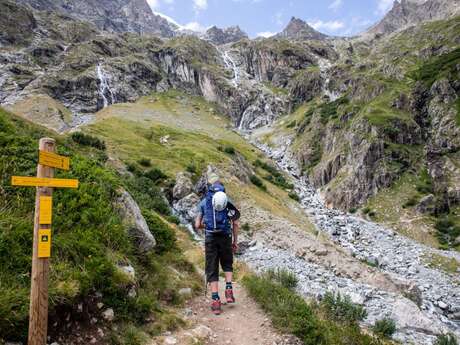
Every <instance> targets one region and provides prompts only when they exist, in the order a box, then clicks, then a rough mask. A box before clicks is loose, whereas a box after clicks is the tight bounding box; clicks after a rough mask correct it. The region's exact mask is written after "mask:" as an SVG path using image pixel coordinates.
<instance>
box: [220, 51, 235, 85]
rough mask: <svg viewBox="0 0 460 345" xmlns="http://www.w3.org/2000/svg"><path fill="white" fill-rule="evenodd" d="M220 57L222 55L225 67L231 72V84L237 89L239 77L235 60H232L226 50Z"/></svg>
mask: <svg viewBox="0 0 460 345" xmlns="http://www.w3.org/2000/svg"><path fill="white" fill-rule="evenodd" d="M218 50H219V49H218ZM219 51H220V50H219ZM221 55H222V59H223V60H224V63H225V67H227V69H231V70H232V71H233V79H232V83H233V86H235V87H237V86H238V82H239V78H240V75H239V71H238V67H237V66H236V62H235V60H233V58H232V57H231V55H230V53H229V52H228V51H227V50H225V51H223V52H221Z"/></svg>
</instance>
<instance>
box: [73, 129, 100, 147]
mask: <svg viewBox="0 0 460 345" xmlns="http://www.w3.org/2000/svg"><path fill="white" fill-rule="evenodd" d="M71 138H72V140H73V141H74V142H76V143H77V144H80V145H83V146H91V147H95V148H97V149H99V150H105V149H106V146H105V143H104V142H103V141H102V140H100V139H99V138H96V137H94V136H92V135H89V134H85V133H82V132H75V133H72V135H71Z"/></svg>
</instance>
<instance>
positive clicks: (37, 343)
mask: <svg viewBox="0 0 460 345" xmlns="http://www.w3.org/2000/svg"><path fill="white" fill-rule="evenodd" d="M39 148H40V151H45V152H52V153H54V152H55V151H56V141H55V140H54V139H51V138H42V139H40V142H39ZM37 177H38V178H43V177H45V178H53V177H54V168H51V167H48V166H45V165H42V164H38V166H37ZM52 194H53V188H50V187H37V192H36V196H35V217H34V243H33V254H32V277H31V278H32V279H31V290H30V312H29V341H28V344H29V345H46V340H47V339H46V337H47V334H48V333H47V332H48V272H49V257H39V244H41V243H43V241H42V240H44V239H47V240H48V242H49V241H51V234H50V232H51V222H47V223H49V224H41V223H44V222H43V221H41V220H40V199H42V200H46V198H45V199H44V198H43V197H52ZM48 200H49V199H48ZM42 206H44V205H42ZM44 211H45V210H42V215H43V213H44ZM45 212H46V211H45ZM50 216H51V214H50ZM45 223H46V222H45ZM41 236H45V237H43V238H41ZM46 236H47V237H46ZM48 246H50V243H49V244H48ZM44 249H45V251H46V242H45V248H44ZM40 250H43V248H40ZM40 256H43V255H40Z"/></svg>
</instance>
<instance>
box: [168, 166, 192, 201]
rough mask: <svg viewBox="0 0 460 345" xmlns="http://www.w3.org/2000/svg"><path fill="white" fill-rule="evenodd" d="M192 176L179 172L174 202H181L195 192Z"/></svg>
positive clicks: (174, 190)
mask: <svg viewBox="0 0 460 345" xmlns="http://www.w3.org/2000/svg"><path fill="white" fill-rule="evenodd" d="M191 177H192V175H191V174H190V173H188V172H179V173H178V174H177V175H176V184H175V186H174V188H173V198H174V200H180V199H182V198H184V197H186V196H187V195H189V194H190V193H191V192H192V191H193V183H192V179H191Z"/></svg>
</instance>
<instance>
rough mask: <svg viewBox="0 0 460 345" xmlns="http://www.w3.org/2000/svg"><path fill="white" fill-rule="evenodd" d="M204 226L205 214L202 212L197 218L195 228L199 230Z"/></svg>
mask: <svg viewBox="0 0 460 345" xmlns="http://www.w3.org/2000/svg"><path fill="white" fill-rule="evenodd" d="M202 227H203V215H202V214H201V213H200V214H199V215H198V216H197V217H196V219H195V229H196V230H199V229H201V228H202Z"/></svg>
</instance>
